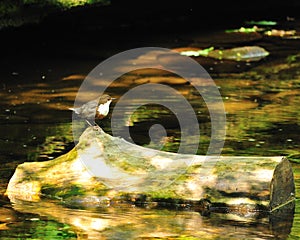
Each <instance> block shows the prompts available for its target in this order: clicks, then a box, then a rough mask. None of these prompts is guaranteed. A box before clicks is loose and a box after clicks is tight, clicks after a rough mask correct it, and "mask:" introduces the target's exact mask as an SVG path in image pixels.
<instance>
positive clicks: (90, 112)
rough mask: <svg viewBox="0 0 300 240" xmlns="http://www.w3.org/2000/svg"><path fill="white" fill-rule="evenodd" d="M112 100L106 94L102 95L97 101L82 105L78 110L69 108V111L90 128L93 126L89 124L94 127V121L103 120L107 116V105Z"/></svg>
mask: <svg viewBox="0 0 300 240" xmlns="http://www.w3.org/2000/svg"><path fill="white" fill-rule="evenodd" d="M113 99H115V98H112V97H111V96H109V95H107V94H103V95H102V96H101V97H100V98H99V100H98V99H95V100H92V101H89V102H87V103H85V104H83V105H82V106H81V107H79V108H69V109H70V110H72V111H73V112H74V113H76V114H77V115H78V116H80V117H81V118H83V119H85V120H86V122H87V123H88V124H89V125H90V126H93V124H91V122H92V123H94V125H96V123H95V119H103V118H105V117H106V116H107V114H108V112H109V105H110V103H111V102H112V100H113Z"/></svg>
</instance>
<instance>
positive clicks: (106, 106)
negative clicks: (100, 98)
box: [97, 100, 111, 116]
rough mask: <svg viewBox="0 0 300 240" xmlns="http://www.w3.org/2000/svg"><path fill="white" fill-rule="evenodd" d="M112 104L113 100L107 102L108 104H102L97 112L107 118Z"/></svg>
mask: <svg viewBox="0 0 300 240" xmlns="http://www.w3.org/2000/svg"><path fill="white" fill-rule="evenodd" d="M110 103H111V100H109V101H107V102H106V103H103V104H100V105H99V106H98V109H97V112H98V113H99V114H100V115H104V116H106V115H107V114H108V112H109V105H110Z"/></svg>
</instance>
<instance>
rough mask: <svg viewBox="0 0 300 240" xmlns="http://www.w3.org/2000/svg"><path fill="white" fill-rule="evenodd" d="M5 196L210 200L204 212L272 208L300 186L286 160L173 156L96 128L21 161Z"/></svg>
mask: <svg viewBox="0 0 300 240" xmlns="http://www.w3.org/2000/svg"><path fill="white" fill-rule="evenodd" d="M6 194H7V196H8V197H9V198H10V200H11V201H12V202H16V201H18V200H26V201H39V200H40V198H41V197H48V198H57V199H60V200H62V201H63V202H65V203H72V204H75V203H81V202H83V203H86V202H88V203H89V204H94V205H95V204H96V205H97V204H103V202H105V204H106V203H107V202H110V201H116V200H119V201H120V200H124V199H125V200H127V201H131V202H136V203H138V202H139V203H141V204H142V203H144V202H148V203H149V202H156V203H157V202H168V201H171V202H176V203H178V202H184V201H186V202H194V203H198V204H200V205H201V204H202V205H203V200H205V201H204V203H209V206H208V205H207V204H204V206H202V207H203V208H204V209H205V208H207V206H208V207H209V208H210V209H214V207H215V208H216V209H217V208H218V206H223V205H222V204H224V205H226V207H228V209H233V210H232V211H245V209H246V211H247V212H248V211H251V210H257V209H258V206H259V208H260V207H261V209H265V210H268V211H275V210H277V209H280V208H282V207H283V206H287V204H288V203H291V202H293V200H294V195H295V186H294V178H293V172H292V168H291V165H290V163H289V161H288V160H287V159H286V158H284V157H231V156H222V157H217V156H209V157H208V156H199V155H187V154H177V153H168V152H162V151H158V150H154V149H149V148H144V147H141V146H137V145H135V144H131V143H129V142H127V141H125V140H124V139H121V138H117V137H113V136H110V135H108V134H106V133H105V132H103V130H102V129H101V128H96V127H94V128H93V127H90V128H88V129H86V130H85V131H84V133H83V134H82V135H81V137H80V140H79V143H78V144H77V146H76V147H75V148H74V149H72V150H71V151H70V152H69V153H67V154H65V155H63V156H60V157H58V158H56V159H54V160H50V161H46V162H27V163H23V164H21V165H19V166H18V167H17V169H16V171H15V173H14V175H13V177H12V178H11V180H10V182H9V184H8V187H7V191H6ZM218 204H219V205H218ZM220 204H221V205H220ZM245 206H246V207H245ZM293 207H294V206H293V204H292V205H290V208H293Z"/></svg>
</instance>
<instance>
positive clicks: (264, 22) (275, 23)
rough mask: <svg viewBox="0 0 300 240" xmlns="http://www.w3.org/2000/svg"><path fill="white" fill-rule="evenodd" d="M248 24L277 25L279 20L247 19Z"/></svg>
mask: <svg viewBox="0 0 300 240" xmlns="http://www.w3.org/2000/svg"><path fill="white" fill-rule="evenodd" d="M246 24H249V25H261V26H275V25H277V22H274V21H267V20H262V21H247V22H246Z"/></svg>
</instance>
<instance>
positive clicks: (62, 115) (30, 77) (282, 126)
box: [0, 34, 300, 239]
mask: <svg viewBox="0 0 300 240" xmlns="http://www.w3.org/2000/svg"><path fill="white" fill-rule="evenodd" d="M196 35H197V34H196ZM217 38H218V35H215V39H217ZM272 41H275V43H276V42H277V43H278V42H279V43H280V44H281V48H280V49H279V50H280V51H278V45H276V44H275V43H274V45H273V43H272ZM272 41H264V40H261V42H258V43H256V44H261V45H265V46H266V47H269V49H270V51H271V57H270V58H267V59H266V60H263V61H262V62H261V63H260V65H258V66H256V67H254V68H252V69H250V70H247V71H242V72H241V73H222V74H216V73H213V74H212V77H213V79H214V80H215V82H216V84H217V86H218V87H219V89H220V92H221V95H222V98H223V100H224V104H225V109H226V112H227V124H226V126H227V135H226V141H225V146H224V148H223V152H222V154H223V155H232V156H239V155H247V156H253V155H257V156H273V155H284V156H288V155H290V156H291V155H292V156H296V159H297V154H299V150H300V149H299V148H300V139H299V134H300V126H299V122H300V121H299V120H300V114H299V113H300V105H299V102H300V62H299V58H297V57H296V58H295V59H294V60H293V61H288V59H287V58H288V56H291V55H296V54H298V52H299V48H298V46H297V44H294V45H291V42H290V41H289V42H284V41H282V40H280V39H275V40H274V39H272ZM199 44H200V45H201V42H200V43H199ZM298 44H299V42H298ZM287 46H290V47H289V48H287ZM272 50H274V51H275V50H276V52H274V54H273V57H272ZM32 61H33V62H34V61H35V60H32ZM60 61H61V62H60V63H57V65H55V63H54V62H55V61H54V60H53V62H52V61H51V60H44V62H43V63H41V65H40V66H39V67H38V69H36V68H33V69H31V64H30V63H25V65H26V64H28V66H27V65H26V66H24V64H22V67H20V66H15V67H16V69H13V68H11V69H8V70H7V72H5V73H4V74H3V75H2V76H1V78H2V79H4V81H3V85H2V88H1V92H0V94H1V97H2V99H3V101H1V105H0V117H1V118H0V119H1V120H0V121H1V125H0V132H1V138H0V142H1V144H0V150H1V159H0V161H1V166H0V176H1V182H0V193H1V194H3V193H4V192H5V189H6V186H7V183H8V181H9V179H10V177H11V176H12V174H13V172H14V170H15V167H16V166H17V165H18V164H20V163H23V162H25V161H44V160H51V159H53V158H55V157H57V156H59V155H61V154H63V153H66V152H67V151H68V150H70V149H71V148H72V147H73V146H74V145H73V136H72V126H71V121H72V115H71V112H70V111H69V110H68V109H67V108H68V107H72V104H73V101H74V98H75V96H76V91H77V89H78V87H79V86H80V83H81V82H82V80H83V79H84V76H85V74H87V73H88V72H89V71H90V70H92V68H93V67H94V66H95V65H96V64H97V63H98V62H97V61H95V60H91V61H85V62H84V63H83V62H82V61H80V60H78V61H74V60H73V62H72V63H70V61H69V59H65V61H63V60H60ZM66 62H68V63H66ZM65 63H66V68H64V69H62V68H61V65H62V64H65ZM47 64H49V65H51V67H50V66H49V67H48V66H47ZM224 64H225V67H226V63H224ZM18 67H19V68H18ZM27 67H28V68H27ZM219 68H222V67H219ZM66 69H69V70H66ZM146 76H147V74H146ZM164 76H166V75H165V74H164ZM167 76H169V77H170V79H171V77H172V75H171V74H169V75H168V74H167ZM156 77H157V78H160V77H161V76H159V75H158V76H156ZM137 78H142V77H141V75H136V74H134V73H130V74H128V75H126V76H123V77H122V78H121V79H119V80H118V81H116V83H115V85H114V86H111V88H109V89H108V91H109V93H110V94H111V95H112V96H114V97H116V98H119V97H120V96H121V95H122V94H123V93H124V92H125V91H126V90H128V89H129V88H130V87H133V86H136V85H137V84H136V81H133V80H132V79H135V80H136V79H137ZM168 84H169V85H170V86H173V87H174V88H175V89H176V90H178V91H179V92H180V93H181V94H182V95H183V96H184V97H185V98H186V99H188V100H189V102H190V103H191V105H192V106H193V107H194V109H195V112H196V113H197V118H198V120H199V123H200V132H201V137H200V143H201V144H200V147H199V149H198V154H205V153H206V151H207V148H208V145H209V140H210V122H209V116H208V111H207V109H206V107H205V103H204V102H203V101H202V100H201V98H200V97H199V96H198V95H197V94H196V93H195V92H196V91H195V89H194V88H193V87H191V86H190V85H188V84H178V83H177V84H176V85H175V84H172V83H168ZM114 104H115V103H113V104H112V106H111V109H112V110H113V107H114ZM129 104H130V103H129ZM124 111H126V109H125V110H124ZM116 114H118V113H116ZM120 114H121V113H120ZM157 123H158V124H162V125H163V126H164V127H165V129H166V132H167V136H166V137H165V138H164V139H162V141H161V142H160V144H161V143H163V147H162V150H166V151H173V152H176V151H177V150H178V146H179V144H180V140H181V139H180V128H179V125H178V122H177V121H176V119H175V116H174V114H172V113H171V112H170V111H168V110H167V109H165V108H164V107H162V106H159V105H148V106H145V107H143V108H139V109H138V110H137V111H136V112H135V114H134V116H133V117H132V118H131V120H130V121H129V122H127V123H126V124H127V125H126V126H125V124H124V127H129V128H130V132H131V136H132V138H133V140H134V141H135V142H136V143H137V144H140V145H144V146H148V145H149V143H150V137H149V129H150V127H151V126H152V125H153V124H157ZM99 124H100V125H101V126H102V127H103V128H104V130H105V131H107V132H109V133H111V128H110V122H109V117H108V118H107V119H105V120H103V121H102V122H101V123H99ZM121 130H122V129H121ZM191 139H193V136H192V135H191ZM149 147H153V148H157V147H161V145H155V144H154V145H153V144H152V145H151V144H150V145H149ZM298 158H299V157H298ZM293 169H294V173H295V181H296V189H297V201H296V210H295V215H294V219H293V222H292V223H291V224H292V227H291V226H290V225H289V224H288V223H287V226H286V227H284V228H280V229H279V228H277V227H276V226H273V225H272V224H271V222H270V219H269V218H268V217H264V218H262V219H255V218H248V219H246V218H241V219H238V218H237V217H236V216H235V217H232V216H230V215H226V214H225V215H224V214H216V213H215V214H211V215H210V216H201V215H200V213H198V212H197V211H193V210H192V209H186V210H180V211H179V210H176V209H171V210H170V209H154V210H153V209H152V210H151V209H147V208H141V207H136V206H132V205H122V206H117V205H116V206H110V207H103V208H98V209H85V210H78V209H67V208H57V206H56V205H54V204H52V203H51V202H50V203H49V202H42V203H39V204H30V203H28V205H26V204H14V205H11V204H10V203H9V202H8V200H7V199H6V198H5V197H3V198H2V199H1V201H0V238H1V239H29V238H32V239H76V238H79V239H87V238H90V239H286V238H288V239H299V236H300V202H299V198H300V166H299V164H297V163H293ZM85 221H86V226H87V229H82V228H81V229H80V228H79V225H80V226H84V222H85ZM87 221H88V222H87ZM290 227H291V228H290Z"/></svg>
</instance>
